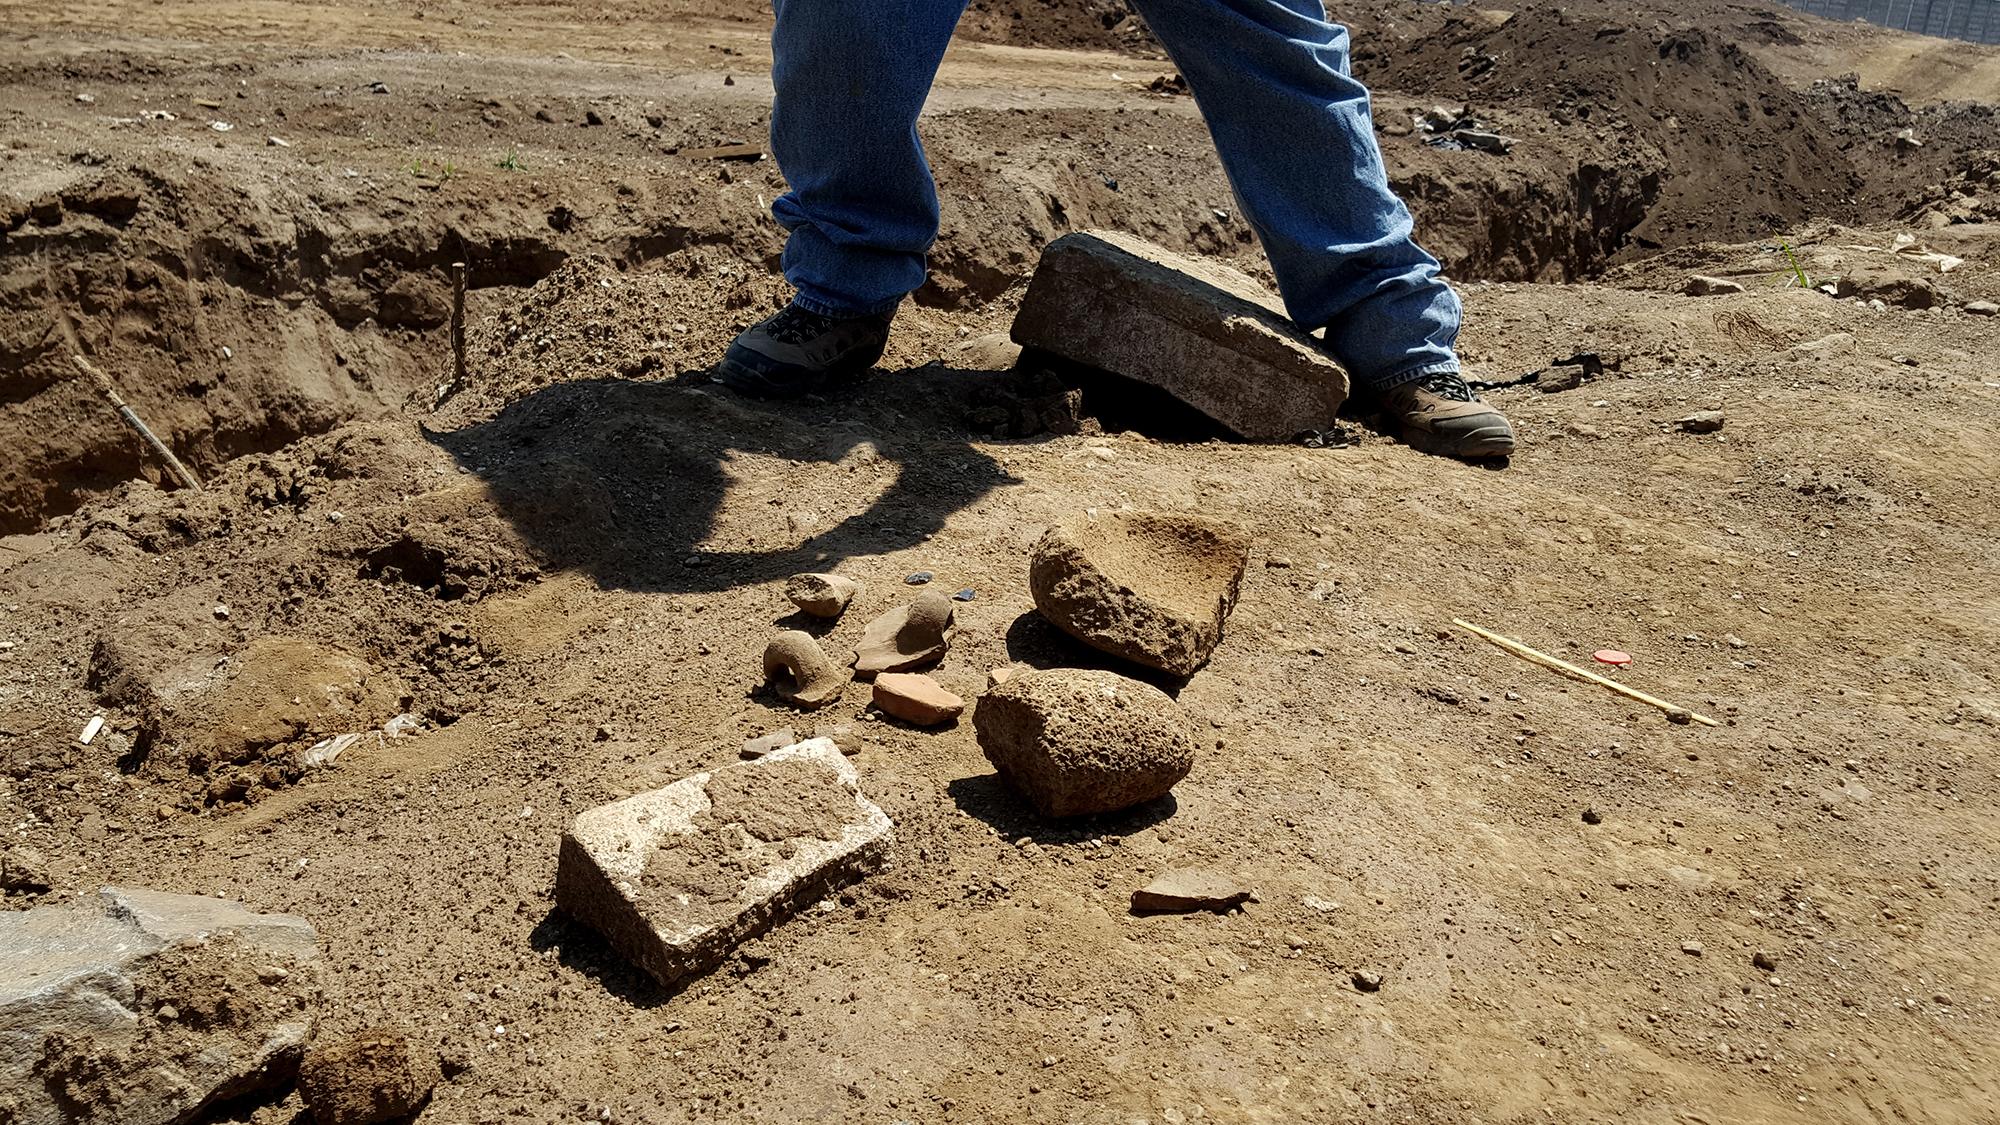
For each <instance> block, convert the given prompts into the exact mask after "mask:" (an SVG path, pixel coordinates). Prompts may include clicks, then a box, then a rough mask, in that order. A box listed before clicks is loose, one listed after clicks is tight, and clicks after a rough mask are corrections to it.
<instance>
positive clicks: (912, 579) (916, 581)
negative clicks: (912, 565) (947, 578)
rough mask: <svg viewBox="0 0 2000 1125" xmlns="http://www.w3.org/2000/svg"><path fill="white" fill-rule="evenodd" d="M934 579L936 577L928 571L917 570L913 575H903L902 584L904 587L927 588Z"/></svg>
mask: <svg viewBox="0 0 2000 1125" xmlns="http://www.w3.org/2000/svg"><path fill="white" fill-rule="evenodd" d="M936 577H937V575H935V574H932V573H931V572H930V571H928V570H919V571H916V572H914V573H911V574H906V575H904V576H903V584H904V585H906V586H928V585H929V584H930V582H931V579H933V578H936Z"/></svg>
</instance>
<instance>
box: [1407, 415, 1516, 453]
mask: <svg viewBox="0 0 2000 1125" xmlns="http://www.w3.org/2000/svg"><path fill="white" fill-rule="evenodd" d="M1398 436H1399V437H1401V438H1402V439H1403V442H1404V444H1406V445H1408V446H1409V447H1410V448H1412V449H1415V450H1418V451H1419V452H1422V453H1429V454H1433V455H1435V456H1439V457H1456V458H1458V459H1459V460H1461V461H1491V460H1494V459H1496V458H1501V457H1511V456H1513V455H1514V429H1513V427H1512V426H1509V425H1508V424H1507V423H1505V422H1502V423H1500V424H1498V425H1495V426H1481V427H1479V428H1478V429H1476V430H1472V431H1470V432H1467V433H1462V434H1456V435H1453V436H1451V437H1446V436H1444V435H1442V434H1438V433H1434V432H1432V431H1430V430H1419V429H1415V428H1406V429H1403V430H1402V431H1401V432H1400V433H1399V435H1398Z"/></svg>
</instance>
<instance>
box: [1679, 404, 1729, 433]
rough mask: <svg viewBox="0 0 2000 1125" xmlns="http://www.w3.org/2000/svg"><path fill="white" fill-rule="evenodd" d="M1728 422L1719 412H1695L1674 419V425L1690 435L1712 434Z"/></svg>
mask: <svg viewBox="0 0 2000 1125" xmlns="http://www.w3.org/2000/svg"><path fill="white" fill-rule="evenodd" d="M1728 420H1729V419H1728V417H1727V416H1725V415H1724V414H1723V413H1722V411H1720V410H1697V411H1695V412H1694V413H1693V414H1690V415H1688V416H1687V417H1685V418H1676V419H1675V420H1674V425H1675V426H1676V427H1678V428H1680V429H1682V430H1685V431H1687V432H1688V433H1691V434H1712V433H1714V432H1715V431H1717V430H1719V429H1721V428H1722V426H1723V423H1725V422H1727V421H1728Z"/></svg>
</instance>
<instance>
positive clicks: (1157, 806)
mask: <svg viewBox="0 0 2000 1125" xmlns="http://www.w3.org/2000/svg"><path fill="white" fill-rule="evenodd" d="M944 788H945V793H946V795H948V796H949V797H950V798H951V799H952V803H954V804H956V805H957V806H958V807H959V809H960V810H961V811H963V812H964V813H965V814H966V815H967V816H970V817H974V818H976V819H978V820H980V821H983V822H985V823H986V825H987V826H989V827H991V828H992V829H993V830H994V831H996V832H998V833H999V834H1000V836H1001V838H1002V839H1007V840H1018V839H1020V838H1021V837H1023V836H1026V837H1027V838H1028V839H1030V840H1034V841H1035V842H1037V843H1066V842H1069V841H1073V840H1086V839H1090V838H1092V837H1097V836H1130V835H1132V834H1133V833H1135V832H1143V831H1145V830H1146V829H1148V828H1151V827H1153V826H1154V825H1155V824H1158V823H1160V822H1161V821H1163V820H1165V819H1167V818H1168V817H1170V816H1172V815H1174V813H1175V812H1178V811H1179V809H1180V804H1179V802H1177V801H1175V800H1174V795H1173V794H1172V793H1169V794H1167V795H1166V796H1164V797H1159V798H1155V799H1154V800H1151V801H1147V802H1146V803H1144V804H1141V805H1134V806H1132V807H1131V808H1129V809H1121V810H1119V811H1118V812H1114V813H1099V814H1097V815H1095V816H1077V817H1066V818H1064V819H1062V820H1047V819H1044V818H1043V817H1041V816H1040V815H1038V814H1037V813H1036V812H1035V810H1034V808H1033V807H1032V806H1030V805H1029V804H1028V802H1027V799H1026V798H1024V797H1022V796H1021V795H1020V794H1018V793H1016V792H1014V791H1013V790H1012V789H1010V788H1008V787H1007V783H1006V782H1005V781H1002V780H1001V778H1000V775H999V774H997V773H988V774H978V775H975V776H973V777H961V778H959V779H957V780H956V781H951V782H948V783H946V785H945V787H944Z"/></svg>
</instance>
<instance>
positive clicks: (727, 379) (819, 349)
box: [715, 304, 896, 398]
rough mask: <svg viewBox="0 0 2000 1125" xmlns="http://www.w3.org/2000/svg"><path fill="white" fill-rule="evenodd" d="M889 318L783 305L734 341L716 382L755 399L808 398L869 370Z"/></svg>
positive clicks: (886, 340) (888, 315)
mask: <svg viewBox="0 0 2000 1125" xmlns="http://www.w3.org/2000/svg"><path fill="white" fill-rule="evenodd" d="M895 315H896V314H895V313H893V312H890V313H884V314H882V315H881V316H859V317H851V318H846V319H842V318H837V317H831V316H821V315H820V314H818V313H815V312H807V311H806V310H804V309H802V308H800V307H799V306H798V305H796V304H792V305H786V306H785V307H784V308H783V309H781V310H779V312H778V313H777V315H775V316H772V317H770V318H768V319H766V320H765V321H763V322H762V323H761V324H756V325H752V326H751V327H750V328H748V329H745V330H744V332H743V334H742V335H740V336H738V337H736V342H735V343H732V344H730V345H729V351H728V352H727V353H725V354H724V355H723V357H722V362H721V363H718V364H716V367H715V377H716V380H717V381H718V382H720V383H721V384H722V385H723V386H725V387H728V388H729V389H730V390H732V391H735V392H737V393H738V394H745V395H753V396H755V397H758V398H797V397H799V396H800V395H803V394H810V393H812V392H813V391H816V390H819V389H820V388H821V387H823V386H825V385H826V384H827V383H828V382H829V381H831V380H833V379H839V378H845V377H847V376H850V375H859V374H861V373H862V372H864V371H866V370H868V369H869V368H871V367H873V366H875V361H876V360H878V359H881V358H882V349H883V348H884V347H885V346H887V345H888V343H889V322H890V320H892V319H894V317H895Z"/></svg>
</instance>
